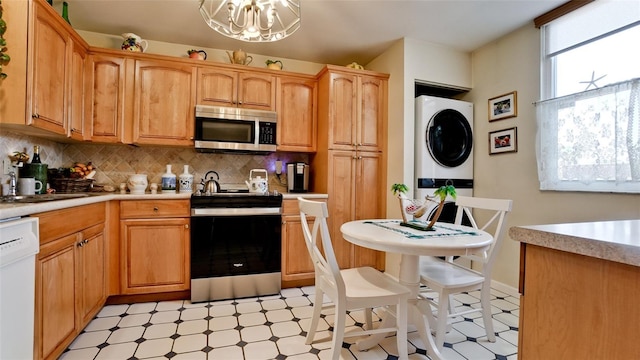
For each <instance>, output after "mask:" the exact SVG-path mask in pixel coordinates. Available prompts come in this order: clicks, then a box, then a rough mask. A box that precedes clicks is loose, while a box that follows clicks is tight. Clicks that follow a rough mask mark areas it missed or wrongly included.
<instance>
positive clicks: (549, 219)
mask: <svg viewBox="0 0 640 360" xmlns="http://www.w3.org/2000/svg"><path fill="white" fill-rule="evenodd" d="M539 44H540V40H539V32H538V30H537V29H536V28H534V26H533V24H528V25H526V26H524V27H522V28H520V29H518V30H517V31H514V32H512V33H510V34H508V35H507V36H505V37H503V38H500V39H498V40H496V41H494V42H492V43H490V44H488V45H486V46H483V47H482V48H480V49H478V50H476V51H474V52H473V53H472V73H473V90H472V91H471V92H469V93H468V94H466V96H464V98H463V100H467V101H472V102H473V103H474V145H475V150H474V180H475V188H474V195H475V196H482V197H496V198H509V199H513V201H514V205H513V211H512V213H511V214H510V217H509V219H508V224H507V226H508V227H511V226H517V225H533V224H545V223H565V222H585V221H594V220H617V219H639V218H640V195H630V194H607V193H577V192H553V191H544V192H543V191H540V190H539V183H538V176H537V165H536V158H535V136H536V121H535V107H534V105H533V103H534V102H535V101H537V100H538V99H539V75H540V65H539V56H540V55H539ZM514 90H515V91H517V94H518V101H517V104H518V116H517V117H515V118H511V119H505V120H499V121H493V122H489V121H488V109H487V108H488V106H487V101H488V99H490V98H492V97H496V96H499V95H502V94H505V93H508V92H511V91H514ZM514 126H515V127H517V132H518V151H517V152H516V153H506V154H498V155H489V154H488V152H489V146H488V133H489V132H490V131H496V130H501V129H506V128H511V127H514ZM519 249H520V243H518V242H516V241H513V240H511V239H510V238H509V237H508V235H507V238H506V239H505V242H504V245H503V248H502V249H501V251H500V254H499V258H498V260H497V262H496V266H495V270H494V275H493V279H494V281H498V282H501V283H504V284H507V285H510V286H512V287H517V285H518V271H519Z"/></svg>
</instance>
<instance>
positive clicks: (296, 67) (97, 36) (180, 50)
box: [76, 30, 324, 75]
mask: <svg viewBox="0 0 640 360" xmlns="http://www.w3.org/2000/svg"><path fill="white" fill-rule="evenodd" d="M76 31H77V32H78V34H80V36H82V38H83V39H84V40H85V41H86V42H87V43H89V45H91V46H96V47H101V48H106V49H120V46H121V45H122V41H123V38H122V37H121V36H119V35H110V34H101V33H95V32H90V31H83V30H76ZM148 43H149V45H148V46H147V49H146V51H145V53H148V54H158V55H168V56H178V57H184V58H187V57H188V55H187V50H189V49H197V50H204V51H205V52H206V53H207V60H206V61H207V62H209V61H212V62H220V63H225V64H229V63H230V61H229V56H228V55H227V52H226V51H225V50H220V49H212V48H200V47H196V46H193V45H186V44H172V43H167V42H161V41H154V40H149V41H148ZM248 55H250V56H251V57H252V58H253V60H252V61H251V63H250V64H249V66H250V67H259V68H265V67H266V64H265V61H266V60H267V59H271V60H280V61H282V64H283V70H285V71H292V72H298V73H303V74H311V75H315V74H317V73H318V72H319V71H320V70H321V69H322V68H323V67H324V64H317V63H312V62H308V61H300V60H294V59H286V58H279V59H275V58H272V57H271V58H270V57H268V56H263V55H260V54H248Z"/></svg>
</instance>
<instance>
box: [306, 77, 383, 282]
mask: <svg viewBox="0 0 640 360" xmlns="http://www.w3.org/2000/svg"><path fill="white" fill-rule="evenodd" d="M388 79H389V75H388V74H381V73H376V72H373V71H366V70H353V69H349V68H345V67H342V66H333V65H327V66H326V67H325V68H324V69H323V70H322V71H321V72H320V73H319V74H318V151H317V152H316V153H315V154H314V155H313V156H312V158H311V168H312V169H314V171H313V172H312V173H311V176H312V183H313V184H312V187H313V189H314V191H316V192H321V193H327V194H329V201H328V208H329V214H330V215H329V219H328V224H329V231H330V234H331V240H332V242H333V246H334V249H335V253H336V257H337V260H338V264H339V266H340V268H348V267H358V266H371V267H374V268H377V269H380V270H383V269H384V253H383V252H379V251H375V250H371V249H366V248H362V247H359V246H356V245H353V244H351V243H349V242H347V241H346V240H344V239H343V237H342V233H341V232H340V226H341V225H342V224H343V223H345V222H348V221H351V220H361V219H375V218H382V217H384V215H385V208H386V203H385V199H386V192H385V191H386V181H385V177H386V156H385V150H386V126H387V97H388V94H387V91H388V90H387V89H388Z"/></svg>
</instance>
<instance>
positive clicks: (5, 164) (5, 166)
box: [2, 160, 16, 175]
mask: <svg viewBox="0 0 640 360" xmlns="http://www.w3.org/2000/svg"><path fill="white" fill-rule="evenodd" d="M12 171H16V169H15V168H14V167H13V166H12V165H11V160H3V161H2V173H3V174H5V175H9V173H10V172H12Z"/></svg>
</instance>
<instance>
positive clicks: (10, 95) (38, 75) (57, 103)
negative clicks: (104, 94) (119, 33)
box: [0, 0, 88, 139]
mask: <svg viewBox="0 0 640 360" xmlns="http://www.w3.org/2000/svg"><path fill="white" fill-rule="evenodd" d="M4 10H5V13H4V16H5V18H6V21H7V23H8V24H10V25H9V27H8V31H7V33H5V35H4V37H5V38H6V40H7V43H8V44H10V46H11V47H10V55H11V58H12V59H11V60H12V61H11V66H7V67H5V68H3V71H5V72H6V73H7V74H8V77H7V78H6V79H4V80H3V87H5V88H7V89H11V91H9V92H7V93H6V94H5V95H6V96H5V98H4V100H5V101H3V104H7V105H3V106H2V107H0V115H1V116H0V119H1V120H0V123H1V125H2V126H6V127H13V128H16V129H19V130H25V131H27V132H30V133H33V134H37V135H49V136H52V137H57V138H66V137H69V136H71V137H73V138H75V139H81V138H82V137H83V134H82V127H81V126H80V127H78V125H79V124H81V122H82V116H83V114H82V113H83V112H82V104H83V101H82V91H83V88H82V86H81V85H82V83H83V79H82V78H81V76H82V72H83V70H82V69H83V67H84V57H85V54H86V52H87V49H88V45H87V43H86V42H85V41H84V40H83V39H82V38H81V37H80V36H79V35H78V34H76V33H75V31H73V29H72V28H71V26H69V24H67V23H66V22H65V21H64V20H62V18H61V17H60V15H59V14H57V13H56V12H55V11H54V10H53V8H52V7H51V6H50V5H49V4H47V3H46V2H45V1H44V0H32V1H16V0H11V1H10V3H9V4H6V5H5V7H4ZM25 79H26V81H25ZM78 86H80V87H78ZM77 101H79V103H76V102H77ZM42 130H44V131H42Z"/></svg>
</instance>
